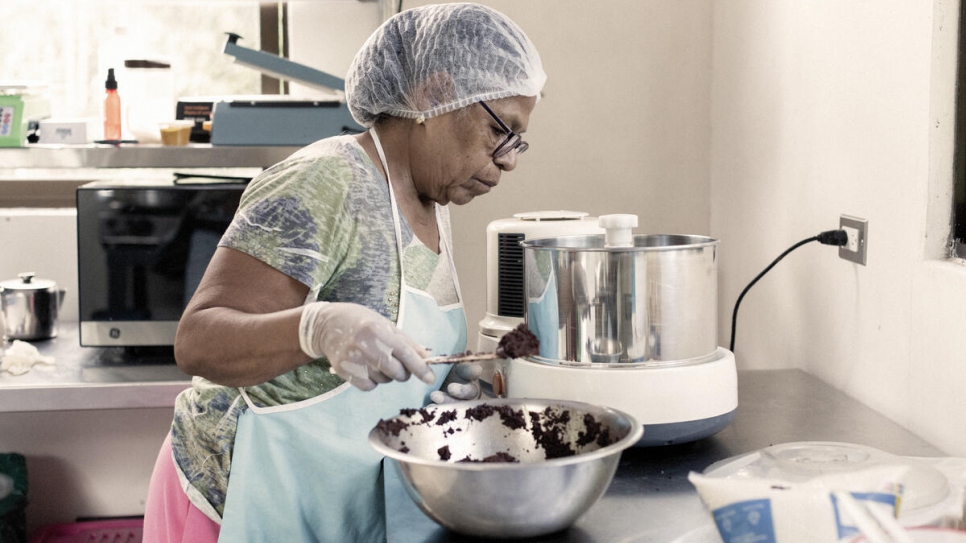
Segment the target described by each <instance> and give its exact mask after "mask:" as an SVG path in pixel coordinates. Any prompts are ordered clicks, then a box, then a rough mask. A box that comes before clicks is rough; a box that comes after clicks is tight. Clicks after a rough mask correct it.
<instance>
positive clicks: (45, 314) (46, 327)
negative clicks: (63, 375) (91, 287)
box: [0, 272, 66, 340]
mask: <svg viewBox="0 0 966 543" xmlns="http://www.w3.org/2000/svg"><path fill="white" fill-rule="evenodd" d="M34 275H35V274H34V272H25V273H21V274H18V275H17V277H18V279H12V280H10V281H2V282H0V315H2V317H3V319H2V320H3V323H4V326H3V337H4V339H7V340H14V339H22V340H35V339H48V338H52V337H56V336H57V314H58V310H59V309H60V305H61V303H62V302H63V300H64V295H65V294H66V291H65V290H63V289H58V288H57V283H55V282H54V281H51V280H48V279H35V278H34Z"/></svg>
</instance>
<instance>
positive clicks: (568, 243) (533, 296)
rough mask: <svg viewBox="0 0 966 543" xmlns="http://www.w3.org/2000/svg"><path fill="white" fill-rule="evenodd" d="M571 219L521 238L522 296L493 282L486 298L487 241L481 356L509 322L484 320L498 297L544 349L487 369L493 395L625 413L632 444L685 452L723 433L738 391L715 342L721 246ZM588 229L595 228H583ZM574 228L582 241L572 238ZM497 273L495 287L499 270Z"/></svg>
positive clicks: (621, 224) (615, 220)
mask: <svg viewBox="0 0 966 543" xmlns="http://www.w3.org/2000/svg"><path fill="white" fill-rule="evenodd" d="M574 220H578V221H579V222H578V223H575V224H571V225H568V226H563V225H564V224H566V223H564V222H561V223H559V224H553V223H548V224H544V225H542V229H541V230H540V231H535V232H525V233H524V234H525V235H524V237H523V239H520V240H518V241H517V243H518V244H519V245H520V246H521V247H522V249H523V259H522V264H523V276H524V281H523V285H522V289H521V290H519V291H518V290H513V289H512V288H507V289H505V288H504V285H505V284H506V285H507V286H508V287H509V286H510V285H509V284H507V283H505V282H504V281H499V280H498V281H497V282H496V285H495V287H496V291H495V292H494V282H493V273H494V270H492V269H491V268H490V266H489V261H490V259H491V258H492V250H491V248H490V246H489V245H490V244H489V238H488V254H487V259H488V277H487V287H488V288H487V308H488V311H487V319H484V321H483V322H481V323H480V324H481V332H480V333H481V350H485V349H484V348H485V347H486V346H487V345H485V343H484V342H483V341H482V338H483V337H484V336H486V335H491V336H492V337H496V341H498V339H499V337H498V336H499V335H502V333H505V332H506V331H508V329H507V328H505V327H503V326H496V325H494V323H496V324H500V325H503V322H502V321H501V320H500V319H501V318H505V317H500V315H499V311H498V312H497V314H496V315H493V314H492V313H491V312H490V309H491V305H490V302H491V300H493V299H494V298H495V299H497V300H499V299H505V298H510V299H514V298H515V300H514V301H516V302H517V303H519V304H520V305H522V307H523V313H524V315H523V318H524V320H525V322H526V324H527V327H528V328H529V329H530V331H531V332H533V333H534V335H536V336H537V338H538V339H539V340H540V353H539V355H536V356H530V357H525V358H515V359H512V360H510V361H509V362H508V363H507V364H505V365H504V366H503V367H501V368H498V369H496V370H495V372H494V375H493V376H492V378H491V382H492V383H493V388H494V391H495V392H497V393H498V394H502V395H505V396H508V397H516V398H546V399H561V400H572V401H581V402H586V403H593V404H598V405H605V406H608V407H612V408H615V409H619V410H622V411H625V412H627V413H629V414H631V415H632V416H634V417H635V418H636V419H637V420H638V421H640V422H641V424H642V425H643V426H644V435H643V437H642V439H641V441H640V442H638V445H639V446H656V445H669V444H675V443H685V442H690V441H695V440H698V439H701V438H704V437H707V436H710V435H713V434H715V433H717V432H719V431H720V430H722V429H724V428H725V427H726V426H728V424H730V423H731V422H732V420H734V417H735V412H736V410H737V407H738V386H737V370H736V366H735V358H734V354H733V353H731V352H730V351H729V350H727V349H725V348H722V347H719V346H718V345H717V293H718V288H717V267H716V266H717V261H716V260H717V259H716V251H717V243H718V242H717V240H715V239H712V238H709V237H704V236H693V235H667V234H647V235H634V234H633V233H632V230H633V228H635V227H636V226H637V216H635V215H604V216H601V217H600V218H599V219H598V220H597V221H593V220H592V219H588V218H587V217H586V216H581V217H580V218H579V219H574ZM594 222H596V223H597V224H596V226H597V228H596V231H594V230H595V229H591V228H588V224H587V223H594ZM576 225H579V226H580V229H582V230H583V233H580V234H574V233H573V230H571V229H576ZM495 228H496V229H499V228H500V225H499V224H498V225H497V226H496V227H495ZM489 230H490V228H488V231H489ZM540 236H543V237H540ZM497 252H498V253H499V249H498V250H497ZM495 273H496V275H497V278H499V277H500V273H502V270H500V269H497V270H495ZM513 287H514V288H516V285H513ZM504 303H509V300H504Z"/></svg>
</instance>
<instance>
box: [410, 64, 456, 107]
mask: <svg viewBox="0 0 966 543" xmlns="http://www.w3.org/2000/svg"><path fill="white" fill-rule="evenodd" d="M415 94H416V104H417V106H418V107H419V109H420V110H421V111H426V110H429V109H433V108H435V107H437V106H439V105H440V104H443V103H446V102H450V101H453V100H455V99H456V82H455V81H453V78H452V76H450V75H449V74H448V73H446V72H433V73H432V74H430V75H429V77H427V78H426V79H424V80H422V81H420V82H419V84H418V85H417V86H416V93H415Z"/></svg>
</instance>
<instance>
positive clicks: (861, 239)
mask: <svg viewBox="0 0 966 543" xmlns="http://www.w3.org/2000/svg"><path fill="white" fill-rule="evenodd" d="M839 228H841V229H842V230H845V233H846V234H848V235H849V242H848V243H847V244H845V245H840V246H839V257H841V258H844V259H846V260H851V261H852V262H855V263H856V264H862V265H863V266H865V252H866V250H867V249H868V247H869V221H867V220H866V219H860V218H858V217H853V216H851V215H842V216H841V217H839Z"/></svg>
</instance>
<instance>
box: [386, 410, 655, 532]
mask: <svg viewBox="0 0 966 543" xmlns="http://www.w3.org/2000/svg"><path fill="white" fill-rule="evenodd" d="M481 406H484V407H481ZM490 407H492V408H493V409H492V411H493V412H494V414H492V415H490V416H486V417H485V418H482V420H477V419H478V418H481V417H479V416H477V417H475V418H474V416H473V415H480V414H481V413H482V414H483V415H486V414H487V412H488V411H490ZM501 412H502V414H501ZM467 414H469V415H470V417H467ZM598 430H600V433H597V431H598ZM643 431H644V430H643V427H642V426H641V424H640V423H638V422H637V421H636V420H635V419H634V418H633V417H632V416H630V415H628V414H626V413H623V412H621V411H617V410H614V409H610V408H608V407H601V406H596V405H591V404H587V403H582V402H572V401H563V400H534V399H523V398H502V399H488V400H478V401H473V402H459V403H453V404H443V405H438V406H432V407H427V408H424V409H420V410H412V411H411V412H408V411H407V412H406V413H404V414H401V415H399V416H398V417H394V418H392V419H388V420H384V421H381V422H380V424H379V425H377V426H376V427H375V428H373V430H372V431H371V432H370V433H369V443H370V444H371V445H372V446H373V447H374V448H375V449H376V450H377V451H378V452H379V453H381V454H383V455H385V456H386V457H388V458H389V459H390V460H391V463H393V464H395V465H396V466H397V467H398V469H399V470H400V473H401V474H402V479H403V481H404V485H405V487H406V490H407V492H408V493H409V495H410V497H411V498H412V499H413V500H414V501H415V502H416V505H417V506H419V508H420V509H421V510H422V511H423V512H424V513H426V515H428V516H429V517H430V518H431V519H433V520H434V521H436V522H437V523H439V524H440V525H442V526H444V527H446V528H448V529H450V530H452V531H454V532H459V533H462V534H467V535H472V536H482V537H493V538H508V537H532V536H537V535H543V534H549V533H553V532H556V531H559V530H563V529H564V528H567V527H568V526H570V525H571V524H573V523H574V522H575V521H576V520H577V518H579V517H580V515H582V514H583V513H584V512H586V511H587V510H588V509H589V508H590V507H591V506H592V505H593V504H594V503H596V502H597V500H598V499H600V497H601V496H602V495H603V494H604V492H605V491H606V490H607V487H608V486H609V485H610V482H611V479H613V477H614V472H615V471H616V470H617V464H618V462H619V460H620V456H621V451H623V450H624V449H626V448H628V447H630V446H632V445H634V444H635V443H637V441H639V440H640V439H641V435H642V434H643ZM603 432H607V434H608V437H606V438H602V437H600V436H601V435H602V434H603ZM549 435H552V436H556V437H554V438H553V439H549V440H548V439H547V436H549ZM595 437H596V438H597V439H594V438H595ZM548 452H549V456H550V458H548ZM498 455H504V459H505V458H506V455H509V456H510V457H512V458H513V459H515V460H517V461H516V462H497V461H493V458H495V457H496V456H498ZM555 456H556V457H555ZM444 458H448V459H444ZM466 459H469V460H470V461H465V460H466ZM487 459H489V461H486V460H487ZM461 460H464V461H461Z"/></svg>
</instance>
